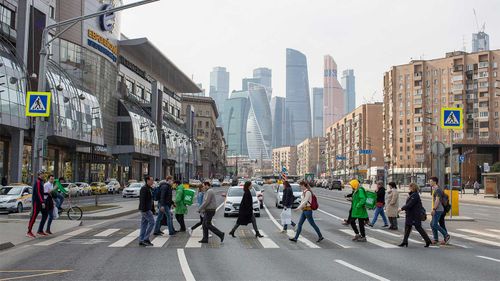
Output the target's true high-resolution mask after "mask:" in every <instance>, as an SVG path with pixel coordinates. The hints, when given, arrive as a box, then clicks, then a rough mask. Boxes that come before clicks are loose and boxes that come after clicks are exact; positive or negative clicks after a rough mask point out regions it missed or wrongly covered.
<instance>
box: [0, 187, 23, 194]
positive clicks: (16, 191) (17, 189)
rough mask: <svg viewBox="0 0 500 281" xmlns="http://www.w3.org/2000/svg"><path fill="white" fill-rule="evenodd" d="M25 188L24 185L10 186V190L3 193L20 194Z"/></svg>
mask: <svg viewBox="0 0 500 281" xmlns="http://www.w3.org/2000/svg"><path fill="white" fill-rule="evenodd" d="M7 188H8V187H7ZM23 188H24V187H22V186H14V187H12V188H10V190H9V191H8V192H7V193H2V194H7V195H19V194H20V193H21V191H22V190H23Z"/></svg>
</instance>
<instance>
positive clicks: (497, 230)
mask: <svg viewBox="0 0 500 281" xmlns="http://www.w3.org/2000/svg"><path fill="white" fill-rule="evenodd" d="M487 230H488V231H493V232H498V233H500V230H499V229H487Z"/></svg>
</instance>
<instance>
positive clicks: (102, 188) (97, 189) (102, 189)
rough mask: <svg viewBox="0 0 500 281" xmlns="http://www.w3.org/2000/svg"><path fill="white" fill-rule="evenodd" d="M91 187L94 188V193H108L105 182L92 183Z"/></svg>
mask: <svg viewBox="0 0 500 281" xmlns="http://www.w3.org/2000/svg"><path fill="white" fill-rule="evenodd" d="M90 188H91V189H92V194H107V193H108V187H107V186H106V184H105V183H103V182H93V183H91V184H90Z"/></svg>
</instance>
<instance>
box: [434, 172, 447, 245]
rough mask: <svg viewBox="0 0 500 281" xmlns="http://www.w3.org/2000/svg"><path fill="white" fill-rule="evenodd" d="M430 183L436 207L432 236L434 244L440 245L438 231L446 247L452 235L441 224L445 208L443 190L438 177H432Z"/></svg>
mask: <svg viewBox="0 0 500 281" xmlns="http://www.w3.org/2000/svg"><path fill="white" fill-rule="evenodd" d="M429 183H430V185H431V187H432V200H433V201H434V207H433V209H432V212H431V215H432V221H431V228H432V235H433V236H434V242H433V244H437V243H439V236H438V231H439V232H441V234H442V235H443V237H444V241H443V242H441V244H443V245H445V244H447V243H448V241H449V240H450V235H449V234H448V232H447V231H446V229H444V228H443V227H442V226H441V225H440V224H439V220H440V219H441V217H442V216H443V213H444V207H443V203H442V198H443V190H442V189H441V188H439V186H438V179H437V178H436V177H432V178H431V179H430V180H429Z"/></svg>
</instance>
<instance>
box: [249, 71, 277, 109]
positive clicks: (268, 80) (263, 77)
mask: <svg viewBox="0 0 500 281" xmlns="http://www.w3.org/2000/svg"><path fill="white" fill-rule="evenodd" d="M272 76H273V73H272V70H271V69H269V68H267V67H259V68H256V69H254V70H253V78H256V79H258V80H259V81H258V82H257V83H258V84H261V85H263V86H264V87H266V91H267V100H268V102H271V98H272V95H273V85H272Z"/></svg>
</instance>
